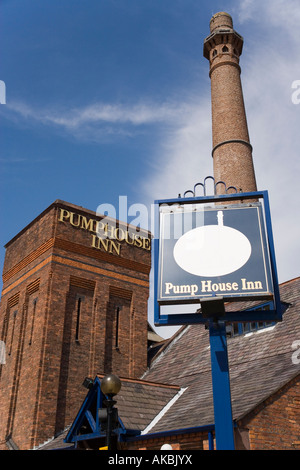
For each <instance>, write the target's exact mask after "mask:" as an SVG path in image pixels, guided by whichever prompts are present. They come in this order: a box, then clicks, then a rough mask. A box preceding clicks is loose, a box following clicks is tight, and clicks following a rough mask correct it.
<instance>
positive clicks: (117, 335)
mask: <svg viewBox="0 0 300 470" xmlns="http://www.w3.org/2000/svg"><path fill="white" fill-rule="evenodd" d="M120 310H121V309H120V307H117V308H116V335H115V348H116V349H119V323H120Z"/></svg>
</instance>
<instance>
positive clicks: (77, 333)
mask: <svg viewBox="0 0 300 470" xmlns="http://www.w3.org/2000/svg"><path fill="white" fill-rule="evenodd" d="M81 302H82V298H81V297H78V298H77V305H76V310H77V316H76V332H75V341H76V342H77V343H78V342H79V326H80V311H81Z"/></svg>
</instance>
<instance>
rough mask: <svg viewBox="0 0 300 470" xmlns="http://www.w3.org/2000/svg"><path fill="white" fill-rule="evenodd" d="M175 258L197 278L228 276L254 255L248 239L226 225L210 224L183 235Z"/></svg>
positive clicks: (175, 250) (177, 244) (177, 246)
mask: <svg viewBox="0 0 300 470" xmlns="http://www.w3.org/2000/svg"><path fill="white" fill-rule="evenodd" d="M173 255H174V259H175V261H176V263H177V264H178V266H180V267H181V268H182V269H184V271H187V272H188V273H190V274H194V275H195V276H211V277H215V276H224V275H225V274H230V273H232V272H234V271H236V270H237V269H239V268H241V267H242V266H244V264H245V263H246V262H247V261H248V259H249V258H250V255H251V244H250V242H249V240H248V238H247V237H246V236H245V235H244V234H243V233H242V232H239V231H238V230H236V229H234V228H232V227H226V226H223V225H206V226H203V227H198V228H195V229H193V230H190V231H189V232H187V233H185V234H184V235H182V237H180V238H179V240H178V241H177V242H176V244H175V247H174V251H173Z"/></svg>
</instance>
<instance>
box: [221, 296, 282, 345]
mask: <svg viewBox="0 0 300 470" xmlns="http://www.w3.org/2000/svg"><path fill="white" fill-rule="evenodd" d="M270 306H271V304H270V303H267V304H264V305H260V306H259V307H256V308H253V309H251V310H270ZM249 310H250V309H249ZM275 323H276V322H273V321H254V322H247V323H230V324H228V328H227V331H228V335H229V336H230V337H233V336H240V335H245V334H247V333H252V332H254V331H257V330H262V329H263V328H268V327H269V326H273V325H275Z"/></svg>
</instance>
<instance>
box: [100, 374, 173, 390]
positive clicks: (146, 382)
mask: <svg viewBox="0 0 300 470" xmlns="http://www.w3.org/2000/svg"><path fill="white" fill-rule="evenodd" d="M97 377H99V378H100V379H101V378H103V377H105V374H97ZM118 377H119V379H120V380H121V382H129V383H135V384H140V385H151V386H154V387H164V388H171V389H176V390H180V387H179V386H178V385H171V384H166V383H160V382H152V381H149V380H144V379H135V378H131V377H120V376H118Z"/></svg>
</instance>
